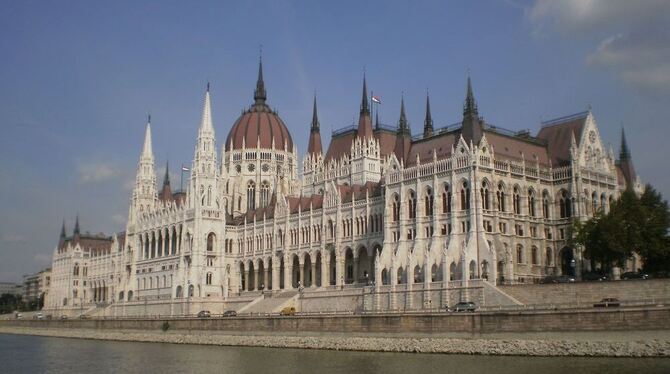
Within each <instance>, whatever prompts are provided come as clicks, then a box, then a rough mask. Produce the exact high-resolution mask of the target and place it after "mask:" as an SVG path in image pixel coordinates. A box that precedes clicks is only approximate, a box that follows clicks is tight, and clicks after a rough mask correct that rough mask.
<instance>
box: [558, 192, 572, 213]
mask: <svg viewBox="0 0 670 374" xmlns="http://www.w3.org/2000/svg"><path fill="white" fill-rule="evenodd" d="M559 204H560V207H559V208H560V211H561V218H570V217H571V216H572V209H571V208H572V204H571V201H570V197H569V196H568V192H567V191H565V190H562V191H561V195H560V199H559Z"/></svg>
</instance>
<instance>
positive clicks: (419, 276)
mask: <svg viewBox="0 0 670 374" xmlns="http://www.w3.org/2000/svg"><path fill="white" fill-rule="evenodd" d="M425 275H426V274H425V271H424V268H423V265H422V266H419V265H418V264H417V265H415V266H414V280H413V283H422V282H423V279H424V277H425Z"/></svg>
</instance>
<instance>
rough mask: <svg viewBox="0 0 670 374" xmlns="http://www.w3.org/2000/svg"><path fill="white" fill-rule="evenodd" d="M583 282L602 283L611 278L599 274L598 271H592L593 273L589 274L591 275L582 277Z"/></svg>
mask: <svg viewBox="0 0 670 374" xmlns="http://www.w3.org/2000/svg"><path fill="white" fill-rule="evenodd" d="M582 280H583V281H585V282H594V281H596V282H602V281H606V280H609V276H608V275H607V274H605V273H601V272H598V271H592V272H589V273H584V275H582Z"/></svg>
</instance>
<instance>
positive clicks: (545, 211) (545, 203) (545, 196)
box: [542, 191, 549, 218]
mask: <svg viewBox="0 0 670 374" xmlns="http://www.w3.org/2000/svg"><path fill="white" fill-rule="evenodd" d="M542 215H543V216H544V218H549V193H547V191H544V192H543V193H542Z"/></svg>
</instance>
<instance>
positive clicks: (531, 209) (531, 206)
mask: <svg viewBox="0 0 670 374" xmlns="http://www.w3.org/2000/svg"><path fill="white" fill-rule="evenodd" d="M528 214H529V215H530V216H531V217H535V191H534V190H533V189H532V188H531V189H529V190H528Z"/></svg>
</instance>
